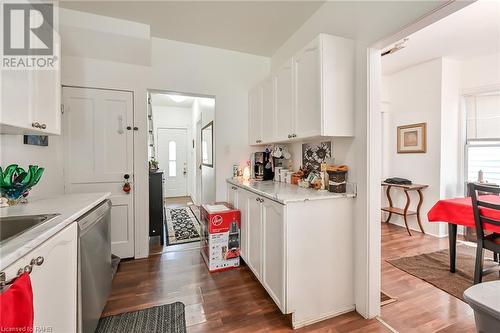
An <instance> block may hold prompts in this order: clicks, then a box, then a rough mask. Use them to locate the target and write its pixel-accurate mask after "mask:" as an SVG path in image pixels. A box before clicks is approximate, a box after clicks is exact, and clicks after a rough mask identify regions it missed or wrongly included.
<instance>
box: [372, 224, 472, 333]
mask: <svg viewBox="0 0 500 333" xmlns="http://www.w3.org/2000/svg"><path fill="white" fill-rule="evenodd" d="M412 234H413V236H411V237H410V236H408V234H407V233H406V230H405V229H404V228H402V227H399V226H395V225H393V224H388V223H382V291H384V292H385V293H387V294H388V295H390V296H391V297H394V298H397V302H394V303H392V304H388V305H386V306H383V307H382V310H381V318H382V320H384V321H385V322H386V323H387V324H389V325H390V326H391V327H392V328H394V329H395V330H397V331H398V332H441V333H444V332H471V333H472V332H475V325H474V314H473V311H472V309H471V308H470V307H469V305H468V304H466V303H464V302H463V301H461V300H459V299H458V298H456V297H454V296H451V295H450V294H448V293H446V292H444V291H442V290H441V289H438V288H436V287H434V286H433V285H431V284H429V283H427V282H424V281H422V280H420V279H419V278H416V277H414V276H412V275H410V274H408V273H405V272H403V271H401V270H399V269H397V268H396V267H394V266H392V265H391V264H389V263H388V262H386V261H385V260H386V259H392V258H399V257H406V256H412V255H417V254H421V253H428V252H433V251H438V250H442V249H447V248H448V238H436V237H433V236H429V235H423V234H422V233H419V232H416V231H415V232H413V231H412Z"/></svg>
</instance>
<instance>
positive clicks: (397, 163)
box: [383, 59, 442, 235]
mask: <svg viewBox="0 0 500 333" xmlns="http://www.w3.org/2000/svg"><path fill="white" fill-rule="evenodd" d="M441 83H442V61H441V59H435V60H432V61H429V62H426V63H423V64H420V65H416V66H412V67H409V68H407V69H405V70H402V71H400V72H397V73H395V74H393V75H391V76H388V77H386V79H385V84H386V87H387V91H388V100H389V113H388V114H389V116H388V118H389V121H388V125H389V126H388V128H387V129H386V131H388V132H389V135H388V138H389V143H388V144H387V147H388V148H389V149H388V151H387V152H386V155H384V161H385V163H384V166H385V167H386V170H384V171H383V174H387V175H390V176H391V177H403V178H407V179H410V180H411V181H413V182H414V183H417V184H428V185H429V188H427V189H425V190H424V192H423V193H424V198H425V200H424V204H423V206H422V208H421V212H422V214H421V215H422V216H421V217H422V222H423V227H424V230H425V231H426V232H428V233H430V234H433V235H440V233H441V231H440V227H439V225H438V224H436V223H429V222H428V220H427V216H426V215H427V212H428V210H429V209H430V208H431V207H432V205H433V204H434V203H435V202H436V201H438V200H439V199H440V191H441V167H440V163H441ZM423 122H424V123H427V152H426V153H424V154H398V153H397V135H396V133H397V132H396V131H397V130H396V128H397V126H401V125H408V124H415V123H423ZM391 194H392V198H393V202H394V205H395V206H396V207H404V205H405V203H406V197H405V195H404V193H403V192H402V191H398V189H392V190H391ZM411 200H412V203H413V205H412V206H411V207H410V209H411V210H415V207H416V204H417V202H418V194H417V193H416V192H414V193H411ZM391 222H392V223H395V224H398V225H402V226H404V221H403V219H402V217H400V216H395V215H393V217H392V218H391ZM409 225H410V228H412V229H414V230H419V228H418V224H417V223H416V219H415V217H410V218H409Z"/></svg>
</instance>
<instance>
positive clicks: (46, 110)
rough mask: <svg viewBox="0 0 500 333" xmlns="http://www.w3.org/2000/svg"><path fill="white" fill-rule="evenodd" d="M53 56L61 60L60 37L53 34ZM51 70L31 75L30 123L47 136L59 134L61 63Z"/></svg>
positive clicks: (38, 71)
mask: <svg viewBox="0 0 500 333" xmlns="http://www.w3.org/2000/svg"><path fill="white" fill-rule="evenodd" d="M54 54H56V55H57V56H58V57H59V59H60V58H61V56H60V55H61V42H60V36H59V35H58V34H57V33H55V34H54ZM57 65H58V67H57V68H55V69H53V70H37V71H34V73H33V74H34V75H33V89H32V94H31V96H32V99H33V103H32V121H33V122H37V123H39V124H40V125H42V126H43V127H45V128H42V132H45V133H47V134H56V135H59V134H61V70H60V68H61V61H59V63H58V64H57Z"/></svg>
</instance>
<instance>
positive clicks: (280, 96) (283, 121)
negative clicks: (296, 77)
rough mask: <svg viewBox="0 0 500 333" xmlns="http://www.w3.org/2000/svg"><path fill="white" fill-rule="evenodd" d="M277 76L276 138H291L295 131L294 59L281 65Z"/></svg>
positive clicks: (281, 139)
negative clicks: (293, 113) (293, 114)
mask: <svg viewBox="0 0 500 333" xmlns="http://www.w3.org/2000/svg"><path fill="white" fill-rule="evenodd" d="M275 77H276V139H278V140H279V141H283V140H287V139H290V138H291V134H292V133H293V132H294V124H295V122H294V119H293V117H292V112H293V70H292V59H290V60H288V61H287V62H286V63H285V64H284V65H283V66H281V67H280V68H279V69H278V70H277V71H276V74H275Z"/></svg>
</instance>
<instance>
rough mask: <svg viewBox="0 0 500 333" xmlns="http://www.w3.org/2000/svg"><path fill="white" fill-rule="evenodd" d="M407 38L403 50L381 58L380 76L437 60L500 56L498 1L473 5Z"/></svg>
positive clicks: (482, 0)
mask: <svg viewBox="0 0 500 333" xmlns="http://www.w3.org/2000/svg"><path fill="white" fill-rule="evenodd" d="M408 38H409V40H408V42H407V43H406V45H407V46H406V47H405V48H404V49H402V50H399V51H397V52H395V53H393V54H389V55H387V56H384V57H382V72H383V74H385V75H389V74H392V73H395V72H397V71H400V70H402V69H404V68H407V67H409V66H412V65H416V64H419V63H422V62H425V61H428V60H431V59H435V58H438V57H447V58H451V59H455V60H465V59H468V58H473V57H477V56H481V55H487V54H493V53H500V1H491V0H480V1H478V2H475V3H473V4H471V5H469V6H467V7H465V8H464V9H462V10H460V11H458V12H456V13H454V14H452V15H450V16H448V17H445V18H444V19H442V20H440V21H438V22H436V23H434V24H433V25H430V26H428V27H426V28H424V29H422V30H420V31H417V32H416V33H414V34H413V35H410V36H409V37H408Z"/></svg>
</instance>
